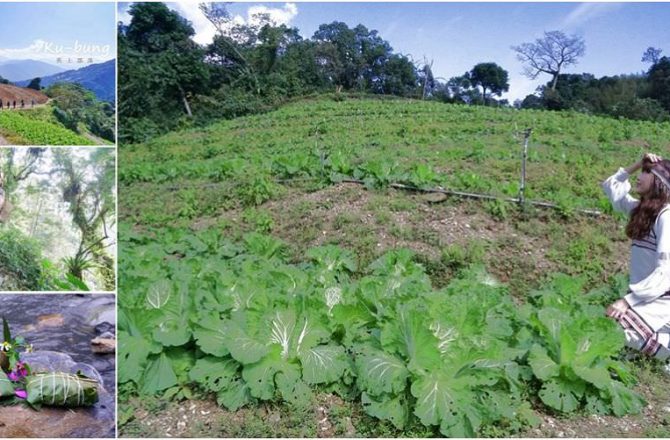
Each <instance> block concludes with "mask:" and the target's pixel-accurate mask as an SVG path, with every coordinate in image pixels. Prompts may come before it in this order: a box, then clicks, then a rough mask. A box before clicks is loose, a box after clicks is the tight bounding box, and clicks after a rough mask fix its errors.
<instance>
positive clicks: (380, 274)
mask: <svg viewBox="0 0 670 440" xmlns="http://www.w3.org/2000/svg"><path fill="white" fill-rule="evenodd" d="M528 127H531V128H533V136H532V137H531V143H530V155H529V162H528V177H527V179H528V189H527V192H526V196H527V198H529V199H532V200H543V201H549V202H552V203H555V204H556V205H558V209H557V210H550V211H545V210H538V209H533V208H526V209H523V210H521V209H518V208H517V207H516V206H514V205H512V204H508V203H507V202H504V201H501V200H490V201H468V200H462V199H458V198H449V199H448V200H447V201H445V202H443V203H438V204H430V203H428V202H427V201H426V200H425V199H424V198H423V195H422V194H421V193H418V192H415V191H402V190H398V189H395V188H394V187H393V186H392V185H393V184H405V185H409V186H412V187H416V188H434V187H443V188H446V189H450V190H458V191H468V192H477V193H484V194H489V195H494V196H501V197H515V196H516V195H517V193H518V178H519V169H520V144H521V141H522V139H521V137H520V136H521V135H520V133H521V131H522V130H523V129H525V128H528ZM668 135H670V125H668V124H665V125H663V124H651V123H642V122H634V121H624V120H612V119H602V118H595V117H589V116H585V115H579V114H566V113H560V114H559V113H548V112H532V111H523V112H519V111H515V110H510V109H491V108H474V107H465V106H451V105H444V104H438V103H427V102H417V101H406V100H377V99H351V98H347V99H345V100H340V98H338V99H334V98H331V97H324V98H320V99H314V100H311V101H301V102H296V103H292V104H289V105H286V106H284V107H283V108H281V109H279V110H277V111H274V112H271V113H268V114H264V115H257V116H252V117H245V118H238V119H235V120H231V121H224V122H221V123H219V124H215V125H212V126H208V127H205V128H199V129H189V130H184V131H180V132H174V133H171V134H169V135H167V136H164V137H161V138H158V139H156V140H154V141H151V142H149V143H147V144H142V145H128V146H122V147H121V148H120V154H121V157H120V165H119V182H120V185H121V190H122V191H123V193H124V194H125V196H124V198H123V199H122V200H121V201H120V206H119V211H120V216H121V232H120V234H119V236H120V237H121V240H122V245H121V248H120V253H121V258H120V267H119V277H120V292H119V294H120V297H119V304H120V315H119V342H120V346H119V359H120V362H119V368H120V369H119V382H120V388H119V391H120V403H121V407H120V410H119V417H120V424H121V425H122V427H121V435H129V436H131V435H132V436H152V435H153V436H155V435H162V434H164V433H165V432H168V431H165V430H159V428H158V427H159V426H161V423H160V415H159V413H161V412H164V410H165V409H166V408H167V409H168V411H169V409H170V408H171V405H172V404H171V403H169V402H180V401H183V400H187V401H189V402H193V404H192V406H193V405H195V403H196V402H200V401H202V400H203V399H204V400H215V401H216V404H217V405H218V406H220V407H221V408H223V409H222V410H217V412H215V413H212V415H211V416H209V417H207V418H204V419H202V420H199V422H198V424H197V425H194V426H189V427H184V426H172V425H170V426H169V427H168V426H166V427H165V429H168V428H169V429H171V431H169V432H170V433H171V434H175V435H177V434H179V435H197V436H210V435H213V436H238V437H245V436H273V435H282V436H308V437H310V436H313V437H315V436H322V435H326V436H450V437H464V436H468V437H469V436H510V435H523V436H549V437H551V436H557V435H558V431H553V430H552V429H554V428H551V426H554V427H555V426H556V424H557V423H558V424H561V423H563V424H567V426H568V427H567V428H563V429H567V430H569V429H573V431H574V432H575V433H576V434H574V435H584V434H586V435H589V436H593V437H598V436H611V435H618V436H622V435H623V433H625V432H630V433H631V434H632V435H635V436H653V435H661V436H662V435H664V434H665V435H667V432H666V431H663V430H662V429H663V428H658V426H661V427H662V426H663V425H662V423H667V422H670V421H669V420H667V418H666V419H663V417H664V416H663V412H662V410H659V409H658V406H659V405H669V404H670V395H668V393H667V392H665V391H663V392H661V391H658V390H659V389H660V388H663V386H660V387H659V385H662V384H665V385H668V384H669V382H670V380H668V379H667V378H665V377H664V376H663V375H662V373H660V366H659V365H657V364H655V363H654V362H650V361H643V360H633V361H631V360H627V358H626V356H625V355H626V351H625V350H624V349H623V336H622V334H621V333H620V332H619V331H618V330H617V328H616V325H615V324H614V323H613V322H612V321H610V320H608V319H606V318H604V307H605V305H606V304H607V303H608V302H610V301H612V299H613V298H616V297H618V296H619V295H620V294H621V292H622V291H623V290H625V288H626V286H625V283H626V282H625V274H626V260H627V246H628V244H627V242H626V241H625V239H624V238H625V237H624V234H623V231H622V225H623V224H624V223H625V219H622V218H621V217H618V216H615V215H613V214H611V210H609V208H608V206H607V204H606V200H604V197H603V196H601V191H600V187H599V182H600V181H601V180H603V179H604V178H605V177H607V176H608V175H609V174H611V173H612V172H613V171H614V170H616V168H617V167H618V166H622V165H624V166H625V165H627V164H629V162H631V161H632V160H634V159H636V158H637V157H638V156H639V155H640V154H641V153H642V152H643V151H647V150H652V151H659V152H660V151H663V150H664V149H667V147H668V139H670V136H668ZM349 181H357V182H360V183H361V184H353V183H346V182H349ZM577 208H597V209H600V210H603V211H605V213H606V214H605V215H603V216H601V217H599V218H587V217H582V216H579V215H578V214H576V209H577ZM652 384H653V385H652ZM665 388H666V389H667V386H666V387H665ZM323 402H329V403H327V404H324V403H323ZM333 402H335V403H333ZM180 405H181V406H183V405H184V403H182V404H180ZM650 407H655V408H656V410H655V411H653V414H654V415H653V416H652V417H650V411H651V410H650V409H649V408H650ZM175 411H176V407H175ZM235 415H236V416H235ZM273 417H279V419H277V420H284V422H278V421H277V420H275V421H274V422H268V421H267V420H266V419H268V418H269V419H273ZM593 417H597V418H598V419H597V420H602V421H603V422H602V423H601V426H600V428H598V427H596V428H593V427H591V428H590V429H587V430H584V429H581V426H582V425H586V424H587V421H588V423H589V424H590V425H592V423H591V421H593V420H595V419H593ZM608 417H609V419H608ZM297 420H299V421H300V422H296V421H297ZM324 420H326V421H327V422H324ZM548 420H551V421H552V422H551V423H553V425H552V424H551V423H549V422H548ZM608 420H623V421H624V422H626V423H630V424H631V426H637V428H636V429H637V430H630V431H625V430H623V428H621V429H622V430H621V431H608V429H613V428H612V427H613V426H615V425H616V424H614V423H611V422H608ZM641 420H642V422H641ZM647 420H648V421H647ZM557 421H558V422H557ZM645 421H646V422H645ZM283 423H286V425H283ZM324 423H326V425H327V426H325V425H324ZM645 423H646V425H645ZM571 424H572V425H571ZM231 425H232V426H231ZM289 426H291V427H289ZM570 426H571V427H570ZM175 429H176V430H177V431H175ZM278 429H279V431H277V430H278ZM556 429H558V428H556ZM658 429H661V430H660V431H658ZM567 432H570V431H567Z"/></svg>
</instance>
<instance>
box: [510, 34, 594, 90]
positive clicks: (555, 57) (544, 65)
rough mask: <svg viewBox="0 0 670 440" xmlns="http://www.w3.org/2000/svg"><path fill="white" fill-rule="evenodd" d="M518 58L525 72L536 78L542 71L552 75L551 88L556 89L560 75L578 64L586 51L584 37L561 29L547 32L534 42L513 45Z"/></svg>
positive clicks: (531, 77) (528, 75)
mask: <svg viewBox="0 0 670 440" xmlns="http://www.w3.org/2000/svg"><path fill="white" fill-rule="evenodd" d="M512 50H514V51H515V52H516V54H517V59H518V60H519V61H521V62H522V63H524V65H525V66H524V74H525V75H526V76H527V77H529V78H530V79H535V78H537V77H538V75H540V73H547V74H549V75H551V77H552V82H551V90H556V83H557V82H558V76H559V75H560V74H561V72H562V71H563V69H564V68H566V67H568V66H571V65H574V64H577V61H578V59H579V58H580V57H582V56H584V53H585V52H586V45H585V43H584V39H583V38H582V37H579V36H577V35H569V36H568V35H565V34H564V33H563V32H561V31H551V32H545V33H544V37H543V38H538V39H536V40H535V42H534V43H523V44H521V45H519V46H512Z"/></svg>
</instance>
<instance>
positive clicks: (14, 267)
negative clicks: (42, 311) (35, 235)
mask: <svg viewBox="0 0 670 440" xmlns="http://www.w3.org/2000/svg"><path fill="white" fill-rule="evenodd" d="M0 277H3V278H9V280H8V281H9V282H8V283H7V285H11V287H13V289H12V290H45V287H48V280H47V277H46V276H45V271H44V267H43V263H42V257H41V254H40V251H39V247H38V245H37V243H35V242H34V241H33V240H30V239H29V238H28V237H26V236H24V235H23V234H22V233H21V232H20V231H19V230H17V229H13V228H2V227H0Z"/></svg>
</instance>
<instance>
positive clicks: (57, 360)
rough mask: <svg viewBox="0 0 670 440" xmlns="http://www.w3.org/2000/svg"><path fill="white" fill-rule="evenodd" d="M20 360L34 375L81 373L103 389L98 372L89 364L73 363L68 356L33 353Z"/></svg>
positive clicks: (45, 352)
mask: <svg viewBox="0 0 670 440" xmlns="http://www.w3.org/2000/svg"><path fill="white" fill-rule="evenodd" d="M21 359H22V360H23V361H25V362H28V365H30V368H31V369H32V370H33V372H34V373H48V372H51V371H61V372H63V373H71V374H76V373H77V371H81V372H82V374H84V375H85V376H87V377H90V378H91V379H95V380H97V381H98V382H99V383H100V386H101V387H102V388H104V382H103V380H102V377H101V376H100V373H98V370H96V369H95V368H93V367H92V366H91V365H89V364H84V363H81V362H75V361H74V360H73V359H72V358H71V357H70V356H69V355H67V354H65V353H58V352H56V351H35V352H33V353H23V354H22V355H21Z"/></svg>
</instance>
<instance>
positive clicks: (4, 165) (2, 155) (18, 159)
mask: <svg viewBox="0 0 670 440" xmlns="http://www.w3.org/2000/svg"><path fill="white" fill-rule="evenodd" d="M45 151H46V148H28V150H27V151H26V152H25V154H21V153H20V151H19V150H17V149H16V148H0V190H1V191H2V203H0V223H8V222H9V220H10V214H11V200H12V198H13V194H14V192H15V191H16V189H17V188H18V186H19V183H20V182H21V181H22V180H26V179H27V178H28V177H29V176H30V175H31V174H33V173H35V172H36V171H37V168H38V166H39V163H40V160H41V159H42V156H43V154H44V152H45Z"/></svg>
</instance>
